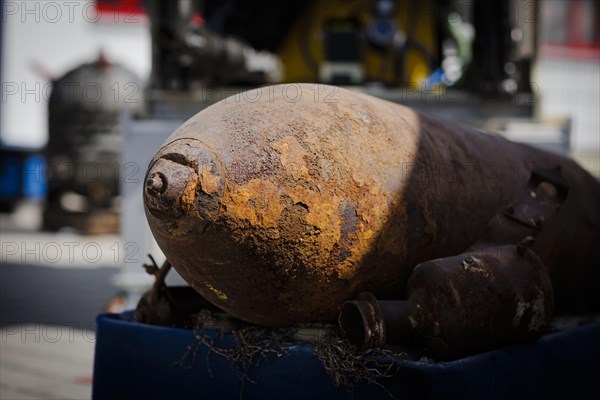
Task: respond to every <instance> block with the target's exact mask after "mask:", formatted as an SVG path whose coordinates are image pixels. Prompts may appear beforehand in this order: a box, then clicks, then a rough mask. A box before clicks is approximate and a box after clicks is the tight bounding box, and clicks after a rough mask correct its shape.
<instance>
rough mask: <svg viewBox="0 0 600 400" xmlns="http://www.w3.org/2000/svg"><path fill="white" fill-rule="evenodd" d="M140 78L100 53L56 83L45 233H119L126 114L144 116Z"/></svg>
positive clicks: (51, 114) (52, 99)
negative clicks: (69, 230)
mask: <svg viewBox="0 0 600 400" xmlns="http://www.w3.org/2000/svg"><path fill="white" fill-rule="evenodd" d="M143 93H144V91H143V85H142V81H141V80H140V78H138V77H137V76H135V74H134V73H133V72H131V71H129V70H128V69H126V68H124V67H122V66H121V65H118V64H113V63H111V62H110V61H108V60H107V59H106V57H105V56H104V54H102V53H100V55H99V56H98V59H97V60H96V61H94V62H91V63H86V64H83V65H81V66H79V67H77V68H75V69H73V70H71V71H69V72H67V73H66V74H65V75H63V76H62V77H60V78H58V79H56V80H55V81H54V83H53V87H52V93H51V95H50V100H49V103H48V106H49V111H48V118H49V121H48V144H47V145H46V161H47V165H46V168H45V171H46V173H45V174H44V175H45V178H46V180H47V187H48V189H47V190H48V192H47V196H46V202H45V206H44V216H43V227H44V228H45V229H48V230H57V229H60V228H62V227H65V226H69V227H74V228H76V229H78V230H79V231H82V232H84V233H106V232H116V231H117V230H118V226H119V220H118V206H119V204H118V202H117V197H118V195H119V181H120V162H121V152H122V147H123V135H122V132H121V127H122V125H121V124H120V121H119V118H120V113H121V112H123V111H124V110H127V111H129V112H131V113H134V114H140V113H141V111H142V108H143V106H144V101H143Z"/></svg>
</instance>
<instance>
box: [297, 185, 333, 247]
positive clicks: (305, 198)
mask: <svg viewBox="0 0 600 400" xmlns="http://www.w3.org/2000/svg"><path fill="white" fill-rule="evenodd" d="M288 195H289V196H290V197H291V199H292V201H293V202H294V203H303V204H305V205H306V206H307V207H308V213H307V214H306V223H307V224H309V225H312V226H315V227H317V228H318V229H319V231H320V234H319V239H318V240H319V242H320V245H321V246H322V247H321V248H322V249H323V250H324V251H326V252H329V251H331V249H332V248H333V246H334V245H335V244H336V243H337V242H338V241H339V240H340V238H341V227H342V217H341V215H340V205H341V199H340V198H339V197H338V196H335V195H322V194H320V193H318V192H315V191H313V190H309V189H306V188H304V187H302V186H296V187H294V188H292V189H291V190H289V191H288Z"/></svg>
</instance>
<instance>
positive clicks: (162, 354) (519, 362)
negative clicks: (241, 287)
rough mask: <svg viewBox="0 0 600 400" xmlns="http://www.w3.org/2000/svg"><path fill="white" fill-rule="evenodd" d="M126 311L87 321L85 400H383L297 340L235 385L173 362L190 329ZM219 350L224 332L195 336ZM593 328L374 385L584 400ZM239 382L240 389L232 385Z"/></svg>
mask: <svg viewBox="0 0 600 400" xmlns="http://www.w3.org/2000/svg"><path fill="white" fill-rule="evenodd" d="M130 316H131V313H124V314H103V315H100V316H99V317H98V319H97V336H96V355H95V362H94V383H93V399H95V400H104V399H110V400H112V399H178V400H183V399H230V398H231V399H239V398H240V395H241V396H242V397H241V398H243V399H377V398H381V399H390V398H392V397H390V395H389V394H388V393H386V392H385V391H384V390H383V389H382V388H380V387H378V386H376V385H362V386H359V387H356V388H354V389H352V390H348V389H345V388H339V387H335V385H334V384H333V383H332V381H331V379H330V378H329V376H328V375H327V373H326V371H325V369H324V368H323V366H322V364H321V362H320V361H319V360H318V359H317V357H316V356H315V354H314V346H313V345H311V344H308V343H302V342H298V343H297V345H295V346H292V347H290V348H287V351H286V353H285V354H284V355H283V356H281V357H277V356H275V355H272V356H268V357H266V358H264V359H262V360H260V363H259V365H258V366H256V367H252V369H251V370H250V372H249V377H250V378H251V379H252V380H253V381H254V382H256V383H251V382H248V381H246V382H245V384H242V381H241V380H240V379H239V377H238V376H237V375H236V372H235V370H234V368H232V366H231V365H230V364H229V363H228V362H227V361H226V360H225V359H224V358H222V357H220V356H219V355H216V354H209V349H208V348H207V347H206V346H204V345H199V347H198V349H197V354H196V359H195V362H194V363H191V362H190V360H189V359H188V362H187V363H186V366H185V367H184V366H182V365H180V364H179V363H178V361H179V360H181V358H182V356H183V355H184V354H186V351H187V349H188V346H194V344H195V340H194V336H193V332H192V331H191V330H185V329H173V328H164V327H158V326H152V325H147V324H140V323H135V322H132V321H131V319H130ZM203 334H204V335H207V336H210V337H212V338H213V339H214V341H215V343H216V344H217V345H218V346H219V347H231V346H233V345H234V340H233V337H232V336H231V335H228V334H222V333H221V332H219V331H215V330H208V329H205V330H204V331H203ZM599 361H600V323H594V324H589V325H585V326H582V327H579V328H574V329H571V330H568V331H564V332H560V333H555V334H550V335H547V336H545V337H543V338H541V339H540V340H538V341H537V342H536V343H534V344H530V345H522V346H514V347H509V348H504V349H501V350H497V351H493V352H489V353H484V354H479V355H476V356H471V357H467V358H464V359H461V360H456V361H451V362H440V363H421V362H416V361H408V360H401V361H398V365H399V367H400V369H399V371H398V372H397V373H396V375H395V376H394V377H393V378H389V379H384V380H381V381H380V382H381V384H383V385H384V386H385V387H386V389H387V390H388V391H389V393H391V394H392V395H393V396H394V397H396V398H398V399H403V398H443V399H505V398H511V399H514V398H548V399H552V398H584V397H588V396H589V394H590V393H595V392H598V385H597V379H598V376H600V374H599V373H598V372H599V368H598V362H599ZM242 385H243V387H242Z"/></svg>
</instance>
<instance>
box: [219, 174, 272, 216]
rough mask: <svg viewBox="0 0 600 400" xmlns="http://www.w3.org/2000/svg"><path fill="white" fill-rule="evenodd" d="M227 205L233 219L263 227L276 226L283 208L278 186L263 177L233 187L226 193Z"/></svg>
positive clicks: (228, 212)
mask: <svg viewBox="0 0 600 400" xmlns="http://www.w3.org/2000/svg"><path fill="white" fill-rule="evenodd" d="M225 206H226V207H227V214H228V215H229V216H230V217H231V218H232V219H233V220H238V221H244V220H245V221H248V222H249V223H250V224H251V225H252V226H256V227H263V228H276V227H277V224H278V221H279V217H280V216H281V212H282V210H283V207H282V205H281V203H280V202H279V191H278V190H277V187H276V186H275V185H274V184H273V182H270V181H265V180H261V179H252V180H250V181H249V182H248V183H247V184H245V185H243V186H239V187H233V188H231V189H230V190H229V191H228V192H227V194H226V198H225Z"/></svg>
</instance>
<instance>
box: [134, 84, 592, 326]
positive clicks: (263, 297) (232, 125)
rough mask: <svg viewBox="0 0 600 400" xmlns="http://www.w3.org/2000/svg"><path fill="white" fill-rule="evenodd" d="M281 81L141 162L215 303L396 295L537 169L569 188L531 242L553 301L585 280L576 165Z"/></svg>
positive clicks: (170, 227) (184, 262)
mask: <svg viewBox="0 0 600 400" xmlns="http://www.w3.org/2000/svg"><path fill="white" fill-rule="evenodd" d="M286 88H287V89H289V86H284V85H281V86H274V87H270V88H263V89H262V90H259V91H257V92H252V94H251V95H244V96H240V95H238V96H233V97H230V98H229V99H227V100H225V101H223V102H220V103H218V104H215V105H213V106H211V107H209V108H207V109H205V110H203V111H202V112H200V113H199V114H197V115H196V116H194V117H193V118H191V119H190V120H188V121H187V122H186V123H185V124H184V125H182V126H181V127H180V128H179V129H178V130H177V131H176V132H175V133H173V135H172V136H171V137H170V138H169V139H168V140H167V141H166V143H165V144H164V146H163V147H162V148H161V149H160V150H159V151H158V153H157V154H156V156H155V157H154V159H153V160H152V162H151V164H150V166H149V169H148V173H147V182H146V190H145V191H144V203H145V208H146V215H147V217H148V221H149V224H150V227H151V229H152V232H153V234H154V236H155V238H156V240H157V242H158V244H159V245H160V247H161V249H162V250H163V251H164V253H165V255H166V256H167V258H168V259H169V260H170V261H171V263H172V264H173V266H174V267H175V268H176V269H177V271H178V272H179V273H180V274H181V275H182V276H183V277H184V279H186V280H187V281H188V283H190V285H191V286H193V287H194V288H195V289H196V290H197V291H198V292H200V293H201V294H202V295H203V296H205V297H206V298H207V299H208V300H210V301H211V302H213V303H214V304H215V305H217V306H218V307H220V308H222V309H223V310H225V311H228V312H230V313H231V314H233V315H234V316H237V317H239V318H241V319H244V320H246V321H250V322H254V323H259V324H264V325H287V324H295V323H299V322H304V321H318V320H326V319H331V318H334V317H335V315H336V313H337V312H338V310H339V307H340V305H341V304H342V303H343V302H344V301H345V300H347V299H350V298H352V297H353V296H354V295H355V294H356V293H358V292H361V291H372V292H375V293H378V294H381V293H385V292H393V293H396V294H397V293H398V290H401V289H402V288H404V286H405V284H406V281H407V279H408V277H409V275H410V273H411V271H412V269H413V268H414V266H415V265H417V264H418V263H419V262H422V261H425V260H429V259H432V258H436V257H441V256H446V255H451V254H458V253H459V252H461V251H464V250H465V249H466V248H467V247H469V245H471V244H472V243H473V242H474V241H475V240H476V239H477V238H478V237H480V236H481V234H482V232H483V230H484V228H485V226H486V224H487V222H488V221H489V220H490V219H491V217H492V216H493V215H494V214H495V213H496V211H497V209H498V208H499V207H501V206H502V205H504V204H507V203H508V202H509V201H510V199H511V198H512V195H513V192H514V190H515V188H520V187H522V186H523V185H524V184H525V183H526V181H527V179H528V177H529V175H530V172H531V170H532V169H533V168H534V167H535V166H539V167H544V168H549V167H553V166H554V165H556V164H560V165H561V167H562V170H563V174H564V175H565V177H566V179H567V180H568V181H569V184H570V185H571V188H572V195H570V197H569V199H568V200H567V202H566V203H565V205H564V207H563V209H562V210H561V212H560V213H559V215H558V216H557V218H555V219H554V220H553V221H551V223H549V224H548V226H547V229H545V230H544V232H543V233H542V235H541V236H540V238H539V240H538V245H539V246H540V247H541V250H543V251H540V249H536V252H537V253H538V254H539V255H540V257H541V258H542V259H543V260H544V262H545V263H546V264H547V265H548V267H549V268H550V271H551V274H553V275H554V276H552V277H553V278H557V279H558V282H555V291H556V293H557V295H563V297H565V298H567V297H568V296H571V295H572V294H573V293H576V294H582V293H587V291H586V290H585V289H593V287H591V286H590V287H589V288H583V287H582V285H581V282H579V281H578V279H584V275H583V273H581V272H582V271H590V269H588V268H587V264H586V261H587V260H589V258H590V257H591V256H592V254H593V253H594V252H597V249H595V248H594V246H585V247H584V246H583V244H582V241H585V240H587V241H590V240H593V239H596V238H597V237H598V230H599V226H600V222H599V221H600V215H599V210H598V209H597V207H596V205H597V204H598V200H599V199H600V188H599V185H598V183H597V182H596V181H595V180H594V179H593V178H592V177H591V176H589V174H587V173H585V172H584V171H582V170H581V169H580V168H579V167H578V166H577V165H576V164H575V163H573V162H572V161H570V160H567V159H565V158H562V157H559V156H555V155H550V154H548V153H545V152H542V151H539V150H533V149H531V148H528V147H526V146H523V145H518V144H514V143H511V142H509V141H507V140H504V139H502V138H500V137H498V136H495V135H488V134H483V133H480V132H478V131H476V130H474V129H470V128H466V127H462V126H459V125H456V124H453V123H450V122H446V121H443V120H438V119H434V118H430V117H426V116H424V115H421V114H418V113H416V112H415V111H413V110H411V109H409V108H406V107H403V106H401V105H397V104H393V103H389V102H386V101H384V100H380V99H376V98H373V97H370V96H366V95H363V94H359V93H355V92H351V91H347V90H344V89H339V91H337V92H336V93H334V94H333V95H332V96H329V98H327V99H322V98H319V96H317V93H318V88H319V87H318V86H316V85H295V86H294V88H295V89H296V90H297V92H296V93H297V94H298V95H297V96H295V97H293V98H291V97H290V95H289V93H290V91H289V90H288V91H287V92H286ZM315 88H317V90H315ZM249 93H251V92H249ZM292 93H293V91H292ZM573 192H574V194H573ZM584 194H585V196H586V197H584ZM594 200H596V201H595V202H594ZM564 271H567V272H564ZM596 271H597V270H596ZM596 271H594V273H597V272H596ZM563 272H564V273H563ZM578 273H580V274H579V275H577V274H578ZM590 276H591V275H589V274H588V278H589V277H590ZM574 277H577V278H574ZM560 279H562V281H561V280H560ZM584 281H585V280H584ZM588 281H589V279H588ZM572 289H576V291H573V290H572Z"/></svg>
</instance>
